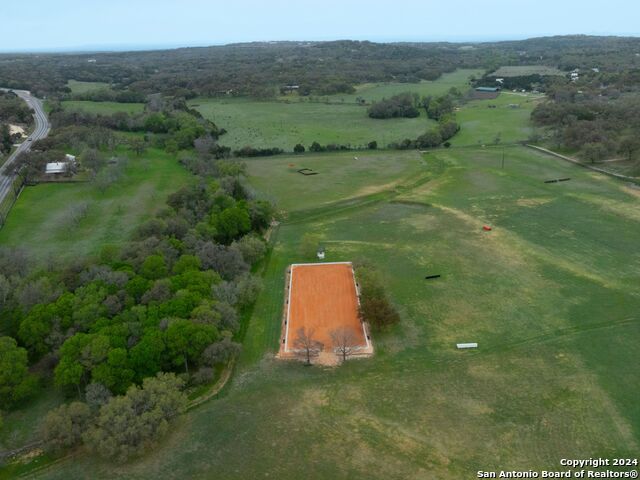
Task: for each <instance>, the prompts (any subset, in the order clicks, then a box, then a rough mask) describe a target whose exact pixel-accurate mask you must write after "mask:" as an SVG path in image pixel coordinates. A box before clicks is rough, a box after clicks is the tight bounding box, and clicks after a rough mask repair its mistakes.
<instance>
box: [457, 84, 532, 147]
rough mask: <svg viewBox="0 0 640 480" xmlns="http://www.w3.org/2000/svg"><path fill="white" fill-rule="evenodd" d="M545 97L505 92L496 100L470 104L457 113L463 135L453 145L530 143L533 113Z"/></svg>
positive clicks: (466, 104)
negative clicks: (530, 120)
mask: <svg viewBox="0 0 640 480" xmlns="http://www.w3.org/2000/svg"><path fill="white" fill-rule="evenodd" d="M543 98H544V97H543V96H541V95H532V94H523V93H512V92H502V93H501V94H500V96H499V97H498V98H496V99H494V100H471V101H468V102H467V103H465V104H464V105H463V106H462V107H461V108H460V111H458V112H457V113H456V117H457V121H458V123H459V124H460V132H458V133H457V134H456V136H454V137H453V138H452V139H451V140H450V142H451V143H452V144H453V145H456V146H469V145H475V146H479V145H491V144H493V143H495V141H496V138H498V137H499V138H500V143H514V142H519V141H522V140H526V139H527V138H529V136H530V135H531V133H532V131H533V129H532V127H531V125H530V123H529V118H530V117H531V112H532V111H533V109H534V108H535V106H536V104H537V102H539V101H541V100H542V99H543ZM516 105H517V107H516ZM490 106H493V107H495V108H490Z"/></svg>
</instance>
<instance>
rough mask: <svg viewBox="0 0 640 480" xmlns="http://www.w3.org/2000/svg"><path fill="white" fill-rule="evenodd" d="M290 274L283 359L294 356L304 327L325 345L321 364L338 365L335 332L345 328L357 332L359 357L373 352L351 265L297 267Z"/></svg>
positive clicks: (282, 340) (293, 267) (283, 325)
mask: <svg viewBox="0 0 640 480" xmlns="http://www.w3.org/2000/svg"><path fill="white" fill-rule="evenodd" d="M288 272H289V278H288V281H287V285H288V286H287V292H286V295H285V298H286V302H285V305H284V307H285V311H284V315H283V316H284V318H283V324H282V338H281V342H280V353H279V356H280V357H281V358H290V357H292V356H294V354H295V347H294V342H295V339H296V336H297V332H298V330H299V329H300V328H305V329H306V331H307V332H308V331H310V330H313V331H314V335H313V337H314V339H316V340H318V341H320V342H321V343H322V344H323V346H324V349H323V351H322V352H321V354H320V356H319V361H318V363H335V357H336V356H335V354H334V345H333V341H332V339H331V331H332V330H335V329H337V328H341V327H344V328H348V329H351V330H352V331H353V333H354V336H355V346H356V348H357V353H358V355H359V356H360V355H371V354H372V353H373V348H372V345H371V341H370V339H369V336H368V334H367V328H366V325H365V324H363V323H362V322H361V321H360V318H359V316H358V291H357V287H356V282H355V277H354V274H353V266H352V264H351V263H350V262H340V263H306V264H293V265H291V267H290V269H289V270H288ZM331 357H333V358H331Z"/></svg>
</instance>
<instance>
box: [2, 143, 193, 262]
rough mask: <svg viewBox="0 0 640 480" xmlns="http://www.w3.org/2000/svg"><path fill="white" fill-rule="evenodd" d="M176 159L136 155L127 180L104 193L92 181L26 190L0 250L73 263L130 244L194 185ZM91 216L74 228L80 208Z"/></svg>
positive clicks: (154, 152) (157, 153) (151, 152)
mask: <svg viewBox="0 0 640 480" xmlns="http://www.w3.org/2000/svg"><path fill="white" fill-rule="evenodd" d="M190 178H191V175H190V174H189V173H188V172H187V171H186V170H185V169H184V168H183V167H182V166H181V165H180V164H179V163H178V162H177V160H176V159H175V157H174V156H172V155H168V154H166V153H164V152H163V151H160V150H153V149H150V150H148V151H147V153H146V154H144V155H143V156H141V157H135V156H132V157H131V159H130V160H129V163H128V166H127V168H126V170H125V173H124V175H123V177H122V178H121V179H120V180H118V181H117V182H116V183H115V184H113V185H112V186H110V187H109V188H108V189H107V190H106V191H105V192H104V193H101V192H100V191H99V190H98V189H97V188H96V186H95V184H93V183H91V182H87V183H56V184H54V183H48V184H40V185H37V186H35V187H27V188H26V189H25V190H24V191H23V192H22V195H21V196H20V198H19V200H18V202H17V203H16V204H15V206H14V207H13V209H12V210H11V213H10V214H9V217H8V218H7V223H6V224H5V226H4V227H3V228H2V229H0V245H3V246H20V247H24V248H26V249H28V251H29V252H30V253H31V255H33V257H34V258H37V259H40V260H42V259H46V258H49V257H54V258H63V259H69V258H74V257H78V256H82V255H86V254H93V253H96V252H99V251H100V249H101V248H102V246H104V245H107V244H120V243H122V242H124V241H126V240H128V238H129V236H130V234H131V232H132V230H133V229H134V228H135V227H136V226H137V225H139V224H140V223H141V222H143V221H144V220H146V219H148V218H150V217H151V216H152V215H153V213H154V212H156V211H157V210H158V209H160V208H162V206H163V205H164V203H165V199H166V197H167V196H168V195H169V194H170V193H172V192H174V191H176V190H177V189H178V188H180V187H181V186H182V185H185V184H186V183H187V182H189V181H190ZM79 204H84V205H86V206H87V215H86V216H85V217H84V218H82V219H81V220H80V222H79V223H78V224H77V225H76V224H75V223H74V222H73V219H72V218H71V216H72V212H73V211H74V208H76V206H77V205H79Z"/></svg>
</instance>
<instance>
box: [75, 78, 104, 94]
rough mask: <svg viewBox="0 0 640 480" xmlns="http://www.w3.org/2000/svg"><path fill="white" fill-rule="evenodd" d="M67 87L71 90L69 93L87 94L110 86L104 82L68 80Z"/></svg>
mask: <svg viewBox="0 0 640 480" xmlns="http://www.w3.org/2000/svg"><path fill="white" fill-rule="evenodd" d="M67 87H69V88H70V89H71V93H87V92H95V91H96V90H108V89H110V88H111V86H110V85H109V84H108V83H105V82H79V81H77V80H69V81H68V82H67Z"/></svg>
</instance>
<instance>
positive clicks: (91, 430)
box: [42, 373, 187, 461]
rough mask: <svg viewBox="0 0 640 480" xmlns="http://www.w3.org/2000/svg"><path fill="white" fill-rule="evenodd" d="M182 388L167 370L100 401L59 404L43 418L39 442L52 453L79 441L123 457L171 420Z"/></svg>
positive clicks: (181, 398)
mask: <svg viewBox="0 0 640 480" xmlns="http://www.w3.org/2000/svg"><path fill="white" fill-rule="evenodd" d="M92 385H97V384H92ZM183 387H184V381H183V380H182V379H180V378H179V377H177V376H176V375H174V374H173V373H158V374H157V375H156V376H155V377H149V378H145V379H144V381H143V382H142V386H138V385H132V386H130V387H129V388H128V389H127V392H126V393H125V394H124V395H122V396H117V397H109V398H106V399H105V400H104V401H103V402H101V403H100V404H93V405H91V403H90V402H89V399H87V403H84V402H77V401H76V402H72V403H69V404H66V405H62V406H60V407H58V408H57V409H55V410H52V411H51V412H49V413H48V414H47V416H46V417H45V419H44V422H43V425H42V435H43V439H44V441H45V445H46V447H47V448H48V449H49V450H51V451H54V452H55V451H59V450H63V449H68V448H72V447H75V446H77V445H79V444H81V443H84V444H86V445H87V446H88V447H89V449H91V450H92V451H94V452H95V453H96V454H98V455H100V456H102V457H106V458H112V459H115V460H118V461H126V460H128V459H129V458H131V457H132V456H136V455H140V454H141V453H143V452H144V451H145V449H147V448H148V447H150V446H151V445H153V444H154V443H155V442H156V441H157V440H158V439H159V438H160V437H162V436H163V435H164V434H166V433H167V431H168V428H169V422H170V421H171V419H172V418H173V417H175V416H176V415H177V414H178V413H180V412H181V411H182V410H183V409H184V408H185V406H186V401H187V398H186V395H185V394H184V392H183V391H182V389H183Z"/></svg>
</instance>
